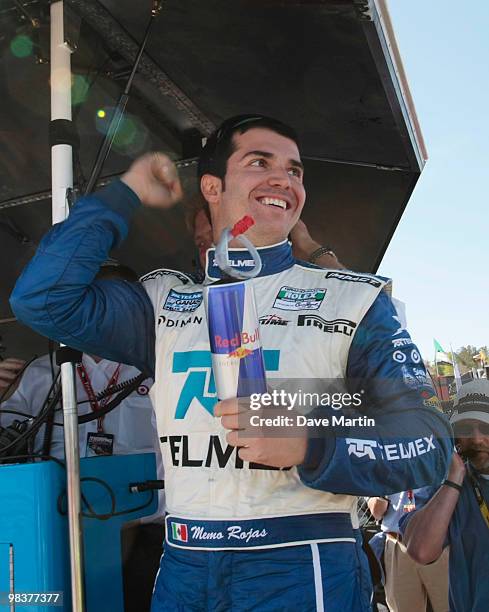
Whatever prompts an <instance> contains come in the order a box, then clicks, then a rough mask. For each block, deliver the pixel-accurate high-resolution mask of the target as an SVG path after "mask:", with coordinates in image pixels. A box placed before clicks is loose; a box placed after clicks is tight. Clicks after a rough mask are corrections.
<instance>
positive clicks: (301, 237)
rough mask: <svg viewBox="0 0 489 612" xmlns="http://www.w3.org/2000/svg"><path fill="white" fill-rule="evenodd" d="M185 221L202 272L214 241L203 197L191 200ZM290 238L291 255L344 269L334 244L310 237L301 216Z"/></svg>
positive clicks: (196, 265) (325, 265) (197, 265)
mask: <svg viewBox="0 0 489 612" xmlns="http://www.w3.org/2000/svg"><path fill="white" fill-rule="evenodd" d="M186 223H187V229H188V231H189V233H190V234H191V235H192V238H193V242H194V246H195V248H196V249H197V253H198V261H194V265H195V267H196V268H197V269H198V270H199V272H200V273H201V275H203V274H204V270H205V269H206V256H207V250H208V249H210V248H211V247H212V246H213V244H214V243H213V237H212V225H211V217H210V211H209V205H208V204H207V202H206V201H205V200H204V198H203V197H202V196H197V197H196V198H194V200H193V201H192V202H191V205H190V207H189V208H188V209H187V211H186ZM289 240H290V242H291V244H292V254H293V255H294V257H295V258H296V259H300V260H301V261H305V262H309V263H313V264H315V265H317V266H319V267H320V268H328V269H330V270H343V269H345V266H344V265H343V264H342V263H341V262H340V261H339V260H338V258H337V256H336V254H335V252H334V251H333V250H332V248H331V247H329V246H321V245H320V244H319V242H316V241H315V240H314V239H313V238H312V237H311V234H310V233H309V229H308V227H307V225H306V224H305V223H304V221H302V219H299V220H298V221H297V223H296V224H295V226H294V227H293V228H292V230H291V232H290V234H289ZM202 277H203V276H202Z"/></svg>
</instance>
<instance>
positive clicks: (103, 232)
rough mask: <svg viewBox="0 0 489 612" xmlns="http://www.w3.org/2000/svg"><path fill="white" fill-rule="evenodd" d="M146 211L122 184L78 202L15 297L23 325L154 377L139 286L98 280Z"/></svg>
mask: <svg viewBox="0 0 489 612" xmlns="http://www.w3.org/2000/svg"><path fill="white" fill-rule="evenodd" d="M139 206H140V202H139V199H138V198H137V196H136V194H135V193H134V192H133V191H132V190H131V189H130V188H129V187H127V186H126V185H125V184H124V183H122V182H121V181H115V182H114V183H112V184H111V185H109V187H106V188H105V189H104V190H102V191H100V192H98V193H97V194H94V195H92V196H89V197H86V198H82V199H80V200H79V201H78V202H77V203H76V204H75V206H73V209H72V210H71V212H70V215H69V217H68V218H67V219H66V221H64V222H63V223H59V224H57V225H55V226H54V227H53V228H52V229H51V230H50V231H49V232H48V234H46V236H45V237H44V238H43V240H42V241H41V243H40V245H39V248H38V249H37V252H36V254H35V256H34V257H33V259H32V260H31V261H30V263H29V264H28V265H27V267H26V268H25V270H24V271H23V273H22V275H21V276H20V277H19V279H18V281H17V284H16V285H15V288H14V291H13V293H12V295H11V297H10V304H11V306H12V310H13V311H14V313H15V315H16V316H17V318H18V319H19V320H20V321H22V322H23V323H25V324H26V325H28V326H29V327H32V329H34V330H35V331H37V332H38V333H40V334H42V335H43V336H47V337H48V338H52V339H53V340H58V341H59V342H62V343H64V344H67V345H68V346H71V347H73V348H76V349H79V350H81V351H83V352H85V353H89V354H92V355H98V356H100V357H105V358H106V359H111V360H113V361H117V362H122V363H127V364H129V365H134V366H136V367H137V368H138V369H139V370H141V371H144V372H148V373H151V374H153V372H154V340H155V332H154V312H153V306H152V304H151V301H150V299H149V296H148V295H147V293H146V291H145V290H144V289H143V287H142V286H141V285H140V284H139V283H130V282H127V281H123V280H94V278H95V276H96V274H97V272H98V271H99V268H100V265H101V264H102V263H103V262H104V261H105V260H106V259H107V258H108V256H109V252H110V251H111V249H113V248H115V247H117V246H119V245H120V244H121V242H122V241H123V240H124V239H125V238H126V236H127V233H128V229H129V222H130V219H131V217H132V215H133V213H134V212H135V211H136V210H137V208H138V207H139Z"/></svg>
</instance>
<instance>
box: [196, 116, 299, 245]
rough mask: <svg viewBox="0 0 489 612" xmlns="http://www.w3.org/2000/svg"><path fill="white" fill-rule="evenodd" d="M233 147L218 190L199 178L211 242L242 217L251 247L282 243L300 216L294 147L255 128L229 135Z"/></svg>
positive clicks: (216, 181)
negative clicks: (248, 219) (249, 223)
mask: <svg viewBox="0 0 489 612" xmlns="http://www.w3.org/2000/svg"><path fill="white" fill-rule="evenodd" d="M233 142H234V152H233V153H232V154H231V156H230V157H229V159H228V161H227V170H226V175H225V178H224V185H223V181H222V180H221V179H220V178H218V177H216V176H213V175H210V174H204V176H203V177H202V179H201V190H202V193H203V195H204V197H205V199H206V200H207V201H208V203H209V208H210V211H211V216H212V227H213V231H214V242H215V243H216V244H217V241H218V238H219V236H220V235H221V232H222V230H223V229H224V228H226V227H232V226H233V225H234V224H235V223H236V222H237V221H239V220H240V219H241V218H242V217H243V216H244V215H251V216H252V217H253V219H254V220H255V225H253V226H252V227H251V228H250V229H249V230H248V231H247V232H246V236H247V237H248V238H249V239H250V240H251V241H252V242H253V243H254V244H255V246H266V245H270V244H275V243H277V242H281V241H282V240H285V238H286V237H287V235H288V233H289V232H290V230H291V229H292V227H294V225H295V224H296V222H297V220H298V218H299V217H300V214H301V211H302V208H303V206H304V202H305V197H306V195H305V190H304V185H303V184H302V180H303V167H302V163H301V161H300V156H299V150H298V148H297V145H296V144H295V142H294V141H293V140H290V139H289V138H286V137H285V136H281V135H280V134H277V133H276V132H274V131H272V130H270V129H267V128H261V127H257V128H252V129H250V130H248V131H247V132H245V133H244V134H235V135H234V137H233ZM231 245H232V246H234V245H233V243H231ZM238 245H239V243H236V246H238Z"/></svg>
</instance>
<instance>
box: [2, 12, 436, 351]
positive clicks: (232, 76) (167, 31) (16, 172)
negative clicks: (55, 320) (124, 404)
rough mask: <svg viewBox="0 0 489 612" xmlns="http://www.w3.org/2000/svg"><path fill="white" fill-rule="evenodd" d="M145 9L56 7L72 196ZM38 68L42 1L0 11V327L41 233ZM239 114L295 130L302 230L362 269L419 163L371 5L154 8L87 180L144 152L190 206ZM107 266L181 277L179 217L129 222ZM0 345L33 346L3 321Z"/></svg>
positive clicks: (42, 143) (380, 18)
mask: <svg viewBox="0 0 489 612" xmlns="http://www.w3.org/2000/svg"><path fill="white" fill-rule="evenodd" d="M152 6H153V3H152V2H150V1H148V0H145V1H141V2H134V1H133V0H102V1H97V0H65V32H67V38H68V44H69V45H70V46H71V47H72V48H73V49H74V52H73V55H72V72H73V91H72V95H73V120H74V123H75V126H76V128H77V131H78V134H79V137H80V147H79V150H78V151H77V152H76V156H75V158H76V164H75V166H76V167H75V177H76V183H77V185H78V186H83V181H84V180H86V178H87V176H89V174H90V171H91V168H92V166H93V163H94V160H95V157H96V154H97V151H98V148H99V146H100V142H101V140H102V138H103V134H104V130H106V128H107V125H108V118H109V117H110V112H111V109H112V108H113V107H114V105H115V104H116V101H117V99H118V96H119V94H120V92H121V91H122V90H123V88H124V86H125V83H126V81H127V78H128V76H129V73H130V70H131V67H132V64H133V62H134V59H135V56H136V53H137V50H138V46H139V43H140V42H141V40H142V39H143V37H144V32H145V29H146V27H147V24H148V22H149V18H150V11H151V9H152ZM48 62H49V3H48V2H47V1H45V0H2V2H1V3H0V68H1V74H2V78H1V79H0V106H1V113H0V237H1V240H0V252H1V261H2V263H3V265H2V270H1V275H2V278H1V301H0V320H2V321H3V320H5V319H8V318H10V317H12V314H11V312H10V309H9V306H8V296H9V293H10V291H11V289H12V287H13V285H14V283H15V279H16V277H17V276H18V274H19V272H20V271H21V269H22V267H23V266H24V264H25V263H26V262H27V261H28V260H29V259H30V257H31V256H32V255H33V252H34V250H35V248H36V245H37V243H38V241H39V239H40V237H41V236H42V235H43V234H44V232H45V231H46V230H47V229H48V228H49V226H50V224H51V211H50V206H51V205H50V147H49V137H48V131H49V121H50V89H49V63H48ZM103 111H105V117H102V116H100V115H103ZM246 112H259V113H263V114H268V115H272V116H276V117H278V118H280V119H282V120H284V121H286V122H288V123H290V124H291V125H293V126H294V127H295V128H296V129H297V131H298V132H299V135H300V138H301V142H302V155H303V159H304V161H305V166H306V177H305V182H306V189H307V194H308V196H307V204H306V208H305V211H304V214H303V219H304V220H305V221H306V223H307V224H308V225H309V227H310V229H311V232H312V233H313V236H314V238H315V239H316V240H318V241H319V242H321V243H328V244H329V245H331V246H332V247H333V248H334V249H335V250H336V252H337V253H338V256H339V258H340V259H341V260H342V261H343V262H345V263H346V264H347V265H348V266H350V267H351V268H353V269H358V270H365V271H375V270H376V269H377V266H378V265H379V263H380V260H381V259H382V256H383V254H384V252H385V249H386V248H387V245H388V243H389V240H390V238H391V236H392V234H393V232H394V230H395V228H396V226H397V223H398V222H399V219H400V217H401V215H402V212H403V210H404V208H405V206H406V203H407V201H408V199H409V197H410V194H411V192H412V190H413V188H414V186H415V184H416V181H417V179H418V177H419V175H420V173H421V170H422V167H423V163H424V159H425V158H426V153H425V151H424V145H423V141H422V137H421V133H420V130H419V127H418V125H417V120H416V115H415V111H414V107H413V104H412V101H411V98H410V95H409V90H408V87H407V83H406V79H405V76H404V73H403V70H402V64H401V62H400V58H399V54H398V51H397V47H396V43H395V39H394V36H393V33H392V28H391V24H390V21H389V17H388V13H387V10H386V7H385V3H384V0H375V1H374V0H370V1H369V0H233V1H230V0H207V2H201V1H200V0H166V1H165V2H164V3H163V8H162V10H161V12H160V14H159V16H158V18H157V19H156V20H155V23H154V24H153V26H152V30H151V33H150V37H149V40H148V44H147V46H146V50H145V53H144V55H143V58H142V61H141V64H140V66H139V69H138V73H137V75H136V77H135V79H134V84H133V88H132V90H131V94H130V101H129V104H128V107H127V113H126V117H125V120H124V122H123V124H122V127H121V131H120V133H119V135H118V137H117V139H116V142H115V146H114V149H113V150H112V152H111V154H110V157H109V159H108V160H107V162H106V164H105V165H104V168H103V172H102V176H101V181H100V183H101V184H103V183H104V182H107V181H108V180H110V178H111V177H113V176H116V175H118V174H120V173H121V172H122V171H123V170H124V169H126V168H127V166H128V165H129V163H130V161H131V160H132V159H134V158H135V157H137V156H138V155H139V154H140V153H142V152H144V151H146V150H152V149H158V150H164V151H167V152H169V153H170V154H171V156H172V157H173V158H174V159H175V160H176V161H178V165H179V167H180V172H181V176H182V177H183V181H184V187H185V189H186V194H187V198H189V197H192V195H193V194H194V193H195V191H196V181H195V170H196V165H195V158H196V157H197V155H198V153H199V149H200V146H201V142H202V138H203V137H205V136H206V135H208V134H209V133H210V132H211V131H212V129H213V128H214V127H215V126H216V125H218V124H219V123H220V122H221V120H222V119H224V118H226V117H228V116H230V115H234V114H239V113H246ZM115 255H116V256H117V257H118V258H120V259H121V260H122V261H124V262H125V263H128V264H130V265H131V266H132V267H134V268H135V269H136V270H137V271H138V272H140V273H143V272H145V271H147V270H150V269H154V268H157V267H161V266H165V267H172V268H177V269H187V270H188V269H191V266H192V259H193V258H194V250H193V247H192V242H191V239H190V237H189V236H188V234H187V232H186V229H185V223H184V212H183V207H181V206H180V207H178V208H176V209H174V210H173V211H171V212H167V213H157V212H148V211H143V212H142V213H141V214H139V216H138V217H137V219H136V221H135V223H134V226H133V228H132V229H131V233H130V236H129V238H128V240H127V242H126V243H125V244H124V246H123V247H122V249H120V252H119V253H116V254H115ZM0 334H1V335H2V336H3V342H4V344H5V345H7V348H8V352H9V353H10V354H24V355H25V354H27V353H28V352H29V351H30V350H33V349H34V347H37V350H39V351H41V350H43V348H42V347H43V345H39V342H38V341H36V340H35V338H34V336H33V335H32V334H30V332H29V333H28V332H27V331H26V330H24V329H22V327H21V326H20V325H19V324H16V323H7V322H3V324H2V325H1V326H0Z"/></svg>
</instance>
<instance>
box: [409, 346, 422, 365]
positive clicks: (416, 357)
mask: <svg viewBox="0 0 489 612" xmlns="http://www.w3.org/2000/svg"><path fill="white" fill-rule="evenodd" d="M411 359H412V360H413V361H414V363H419V362H420V361H421V355H420V354H419V353H418V351H417V350H416V349H413V350H412V351H411Z"/></svg>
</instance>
